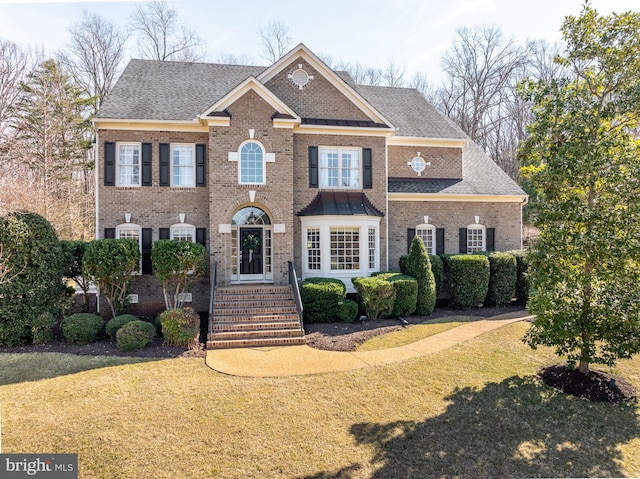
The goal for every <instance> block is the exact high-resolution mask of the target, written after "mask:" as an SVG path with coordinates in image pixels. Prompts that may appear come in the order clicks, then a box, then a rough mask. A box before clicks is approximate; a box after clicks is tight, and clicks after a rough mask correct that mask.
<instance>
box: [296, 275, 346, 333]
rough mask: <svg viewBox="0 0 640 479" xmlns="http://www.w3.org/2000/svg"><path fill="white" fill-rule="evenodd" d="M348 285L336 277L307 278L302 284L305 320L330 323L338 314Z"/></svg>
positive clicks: (301, 291) (301, 295)
mask: <svg viewBox="0 0 640 479" xmlns="http://www.w3.org/2000/svg"><path fill="white" fill-rule="evenodd" d="M346 295H347V287H346V286H345V285H344V283H343V282H342V281H340V280H339V279H335V278H307V279H305V280H304V281H303V282H302V285H301V286H300V298H301V299H302V306H303V311H304V314H303V316H304V321H305V322H309V323H330V322H331V321H333V320H334V319H335V318H336V317H337V315H338V309H339V307H338V303H339V302H340V301H344V299H345V298H346Z"/></svg>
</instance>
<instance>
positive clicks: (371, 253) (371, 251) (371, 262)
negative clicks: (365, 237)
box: [369, 228, 376, 269]
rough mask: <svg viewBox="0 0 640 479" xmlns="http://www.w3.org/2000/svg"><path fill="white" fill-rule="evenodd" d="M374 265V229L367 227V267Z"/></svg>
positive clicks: (371, 267) (373, 267)
mask: <svg viewBox="0 0 640 479" xmlns="http://www.w3.org/2000/svg"><path fill="white" fill-rule="evenodd" d="M375 267H376V229H375V228H369V269H375Z"/></svg>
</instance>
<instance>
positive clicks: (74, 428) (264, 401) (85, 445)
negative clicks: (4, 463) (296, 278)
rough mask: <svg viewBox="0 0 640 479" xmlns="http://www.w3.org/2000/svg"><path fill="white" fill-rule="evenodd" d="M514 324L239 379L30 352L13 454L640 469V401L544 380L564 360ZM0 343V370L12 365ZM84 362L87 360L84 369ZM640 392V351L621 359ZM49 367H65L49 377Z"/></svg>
mask: <svg viewBox="0 0 640 479" xmlns="http://www.w3.org/2000/svg"><path fill="white" fill-rule="evenodd" d="M527 327H528V323H514V324H512V325H509V326H505V327H503V328H500V329H498V330H496V331H493V332H491V333H488V334H485V335H483V336H480V337H478V338H475V339H473V340H471V341H468V342H466V343H464V344H461V345H459V346H456V347H454V348H451V349H449V350H446V351H443V352H440V353H436V354H432V355H429V356H426V357H423V358H419V359H415V360H411V361H406V362H403V363H398V364H393V365H389V366H384V367H376V368H367V369H362V370H357V371H350V372H343V373H332V374H324V375H315V376H305V377H288V378H266V379H264V378H261V379H253V378H237V377H230V376H223V375H221V374H218V373H216V372H214V371H211V370H209V369H208V368H207V367H206V366H205V365H204V362H203V360H202V359H201V358H175V359H164V360H159V361H147V362H137V363H132V364H121V365H117V366H110V367H103V368H100V369H93V368H94V367H96V365H95V364H89V365H88V366H86V367H83V366H82V365H83V364H84V363H85V361H90V360H91V359H90V358H86V357H81V356H74V357H73V358H74V361H71V362H72V363H75V364H74V365H73V366H72V367H70V370H69V371H68V374H67V373H66V372H65V371H64V368H63V367H61V366H60V362H58V366H56V371H55V373H52V374H44V373H42V372H40V373H39V374H35V372H34V375H33V376H30V375H29V373H28V369H32V370H34V371H35V370H47V368H48V364H49V363H50V361H51V357H50V356H49V355H48V354H46V353H37V354H33V355H24V359H23V361H25V363H27V364H28V365H29V366H28V367H25V368H23V375H24V377H23V379H24V381H23V382H19V383H16V382H15V380H16V377H15V376H14V378H13V381H5V382H13V383H12V384H6V385H4V386H1V387H0V398H1V400H2V404H1V411H0V412H1V413H2V445H3V452H4V453H12V452H21V453H27V452H59V453H62V452H76V453H78V454H79V462H80V477H81V478H105V479H106V478H108V479H112V478H124V479H129V478H133V477H136V478H153V479H156V478H172V479H173V478H191V477H193V478H216V477H223V478H236V477H237V478H265V477H269V478H274V477H283V478H317V479H320V478H330V477H341V478H365V477H366V478H370V477H375V478H394V477H398V478H407V477H415V478H425V477H457V476H459V477H487V476H488V477H533V476H546V477H549V476H551V477H555V476H571V477H592V476H616V477H621V476H640V423H639V422H638V417H637V414H638V407H637V406H636V405H633V406H628V405H615V404H608V403H590V402H588V401H585V400H580V399H576V398H574V397H571V396H565V395H563V394H561V393H559V392H557V391H556V390H554V389H551V388H549V387H547V386H544V385H543V384H541V382H540V381H539V380H538V379H537V378H536V377H535V373H536V371H537V370H538V369H539V368H540V367H541V366H543V365H547V364H552V363H553V362H555V357H554V356H553V354H552V353H551V352H550V351H549V350H547V349H540V350H538V351H531V350H530V349H529V348H528V347H527V346H525V345H524V344H522V342H521V341H520V338H521V337H522V336H523V334H524V332H525V331H526V328H527ZM15 356H16V355H11V354H0V374H2V375H3V376H4V374H6V371H7V368H8V367H13V365H14V364H15ZM83 369H86V370H85V371H83V372H76V371H79V370H83ZM614 372H615V374H618V375H620V376H622V377H624V378H625V379H626V380H628V381H629V382H630V383H632V384H633V385H634V386H635V387H636V388H640V358H639V359H636V360H633V361H625V362H623V363H621V364H620V366H619V368H618V369H617V370H615V371H614ZM43 374H44V376H56V377H52V378H51V379H40V377H43Z"/></svg>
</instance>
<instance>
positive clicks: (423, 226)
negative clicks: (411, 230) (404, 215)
mask: <svg viewBox="0 0 640 479" xmlns="http://www.w3.org/2000/svg"><path fill="white" fill-rule="evenodd" d="M420 230H423V231H426V230H429V231H431V243H432V246H431V251H429V248H427V245H426V244H425V245H424V247H425V248H426V249H427V254H430V255H435V254H436V247H437V246H436V227H435V226H434V225H432V224H421V225H417V226H416V236H418V237H419V238H420V239H422V243H423V244H424V238H422V237H421V236H420V234H419V233H418V232H419V231H420Z"/></svg>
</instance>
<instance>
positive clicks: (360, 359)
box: [206, 311, 532, 377]
mask: <svg viewBox="0 0 640 479" xmlns="http://www.w3.org/2000/svg"><path fill="white" fill-rule="evenodd" d="M531 317H532V316H530V315H529V313H527V312H526V311H518V312H515V313H506V314H501V315H499V316H494V317H491V318H487V319H481V320H478V321H473V322H470V323H465V324H463V325H461V326H457V327H455V328H452V329H449V330H447V331H444V332H442V333H438V334H435V335H433V336H429V337H427V338H424V339H421V340H420V341H416V342H415V343H411V344H407V345H405V346H400V347H397V348H389V349H381V350H379V351H354V352H343V351H324V350H320V349H314V348H311V347H309V346H283V347H274V348H243V349H217V350H211V351H207V357H206V364H207V366H209V367H210V368H211V369H213V370H215V371H218V372H221V373H224V374H229V375H232V376H247V377H280V376H301V375H307V374H320V373H328V372H333V371H349V370H353V369H362V368H367V367H372V366H379V365H382V364H391V363H396V362H399V361H405V360H407V359H411V358H416V357H419V356H425V355H427V354H431V353H435V352H438V351H442V350H443V349H447V348H449V347H451V346H454V345H456V344H459V343H462V342H464V341H467V340H469V339H472V338H475V337H476V336H479V335H481V334H484V333H486V332H489V331H492V330H494V329H497V328H499V327H501V326H505V325H507V324H511V323H514V322H517V321H523V320H525V319H530V318H531Z"/></svg>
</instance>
